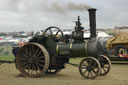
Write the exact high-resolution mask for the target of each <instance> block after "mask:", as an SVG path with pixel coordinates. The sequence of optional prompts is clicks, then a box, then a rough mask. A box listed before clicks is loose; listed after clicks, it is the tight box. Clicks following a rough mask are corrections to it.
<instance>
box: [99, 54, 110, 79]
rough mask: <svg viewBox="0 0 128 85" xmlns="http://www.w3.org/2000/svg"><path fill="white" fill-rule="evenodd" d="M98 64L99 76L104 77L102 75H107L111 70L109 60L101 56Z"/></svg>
mask: <svg viewBox="0 0 128 85" xmlns="http://www.w3.org/2000/svg"><path fill="white" fill-rule="evenodd" d="M100 64H101V72H100V75H101V76H104V75H106V74H108V73H109V71H110V69H111V62H110V60H109V58H108V57H107V56H105V55H101V60H100Z"/></svg>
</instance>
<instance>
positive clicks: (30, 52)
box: [28, 46, 32, 56]
mask: <svg viewBox="0 0 128 85" xmlns="http://www.w3.org/2000/svg"><path fill="white" fill-rule="evenodd" d="M28 50H29V55H30V56H32V49H31V46H29V48H28Z"/></svg>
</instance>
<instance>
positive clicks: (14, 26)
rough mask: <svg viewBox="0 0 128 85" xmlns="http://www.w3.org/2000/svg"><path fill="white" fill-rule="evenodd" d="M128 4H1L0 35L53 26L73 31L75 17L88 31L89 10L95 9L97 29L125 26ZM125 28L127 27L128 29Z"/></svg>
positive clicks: (103, 0)
mask: <svg viewBox="0 0 128 85" xmlns="http://www.w3.org/2000/svg"><path fill="white" fill-rule="evenodd" d="M127 3H128V1H127V0H122V1H121V0H112V1H108V0H86V1H85V0H79V2H78V0H0V28H1V31H21V30H24V31H30V30H36V31H37V30H42V29H45V28H47V27H48V26H51V25H55V26H58V27H60V28H62V29H73V27H74V23H73V22H72V21H75V20H76V18H77V16H78V15H80V16H81V20H82V22H83V25H84V27H85V28H89V23H88V12H87V11H86V10H87V9H88V8H90V7H95V8H97V9H98V10H97V28H110V27H111V28H112V27H114V26H123V25H127V22H128V19H127V17H128V9H127ZM127 26H128V25H127Z"/></svg>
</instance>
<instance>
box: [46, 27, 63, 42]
mask: <svg viewBox="0 0 128 85" xmlns="http://www.w3.org/2000/svg"><path fill="white" fill-rule="evenodd" d="M43 35H44V36H48V35H50V36H51V38H53V39H54V40H58V39H59V38H60V39H61V38H62V37H63V36H64V34H63V32H62V31H61V29H60V28H58V27H55V26H51V27H48V28H47V29H46V30H45V31H44V32H43Z"/></svg>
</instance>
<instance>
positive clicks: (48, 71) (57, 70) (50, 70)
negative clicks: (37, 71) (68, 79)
mask: <svg viewBox="0 0 128 85" xmlns="http://www.w3.org/2000/svg"><path fill="white" fill-rule="evenodd" d="M60 71H61V69H48V70H47V71H46V74H56V73H58V72H60Z"/></svg>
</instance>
